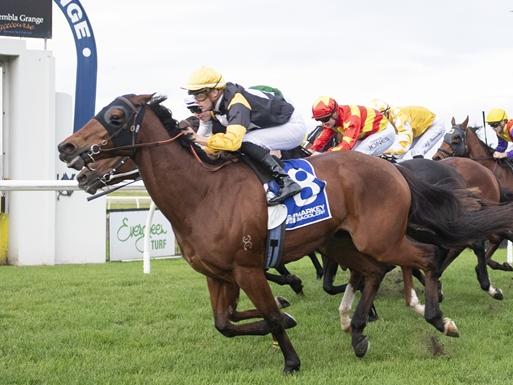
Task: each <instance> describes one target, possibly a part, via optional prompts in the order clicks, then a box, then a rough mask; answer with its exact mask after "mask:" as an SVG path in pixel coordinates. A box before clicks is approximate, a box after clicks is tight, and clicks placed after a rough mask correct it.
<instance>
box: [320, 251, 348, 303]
mask: <svg viewBox="0 0 513 385" xmlns="http://www.w3.org/2000/svg"><path fill="white" fill-rule="evenodd" d="M337 269H338V263H337V262H335V261H334V260H331V259H330V258H326V259H325V260H324V277H323V279H322V288H323V289H324V291H325V292H326V293H328V294H331V295H335V294H340V293H343V292H344V290H346V284H342V285H339V286H335V285H334V284H333V282H335V276H336V275H337Z"/></svg>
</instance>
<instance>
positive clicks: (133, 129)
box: [80, 95, 235, 184]
mask: <svg viewBox="0 0 513 385" xmlns="http://www.w3.org/2000/svg"><path fill="white" fill-rule="evenodd" d="M130 96H134V95H125V96H118V97H117V98H116V99H114V101H113V102H112V103H110V104H109V105H107V106H106V107H104V108H103V109H102V110H101V111H100V112H99V113H98V114H96V116H95V117H94V119H96V120H97V121H98V122H99V123H100V124H101V125H102V126H103V127H104V128H105V129H106V130H107V133H108V137H107V138H106V139H103V140H102V141H101V142H100V143H95V144H93V145H91V146H90V148H89V150H85V151H84V152H83V153H82V154H81V155H80V157H81V158H82V159H83V160H84V162H85V163H86V164H88V163H90V162H95V161H96V159H95V158H94V157H95V155H98V154H101V153H107V152H112V151H123V150H129V151H130V152H129V154H128V155H127V156H126V158H124V159H125V160H124V161H123V160H122V162H123V163H122V164H124V163H125V162H126V160H128V159H129V158H133V157H134V156H135V153H136V150H137V149H138V148H141V147H156V146H161V145H164V144H168V143H171V142H173V141H175V140H176V139H178V138H180V137H181V136H183V135H185V133H184V131H180V132H179V133H178V134H176V135H175V136H173V137H172V138H169V139H165V140H159V141H155V142H147V143H137V135H138V133H139V129H140V128H141V124H142V121H143V118H144V113H145V109H146V107H147V106H148V105H150V104H151V102H147V103H143V104H140V105H135V104H134V103H132V102H131V101H130V100H129V99H128V97H130ZM114 109H119V110H122V111H123V113H124V116H126V117H128V118H127V119H126V120H125V121H124V123H122V122H119V121H118V120H113V119H110V113H111V112H112V110H114ZM109 142H112V144H113V145H114V146H113V147H109V148H105V146H106V145H107V144H108V143H109ZM190 150H191V152H192V154H193V155H194V157H195V158H196V160H197V161H198V162H199V163H200V164H201V166H202V167H204V168H206V169H207V170H209V171H211V172H216V171H218V170H220V169H221V168H223V167H224V166H226V165H228V164H230V163H233V162H235V160H228V161H225V162H223V163H222V164H220V165H219V166H217V167H209V166H206V165H205V164H204V163H203V161H202V160H201V159H200V158H199V156H198V154H197V152H196V150H195V148H194V145H193V144H191V145H190ZM120 162H121V161H120ZM122 164H118V165H117V166H116V167H115V168H114V169H112V170H111V171H110V172H108V173H106V174H105V175H104V176H103V177H102V178H100V181H101V182H102V183H103V184H106V182H108V181H110V180H111V179H113V178H114V175H116V176H115V177H116V178H117V177H121V176H125V175H126V174H115V172H116V169H117V168H119V167H120V166H121V165H122ZM128 175H131V173H128Z"/></svg>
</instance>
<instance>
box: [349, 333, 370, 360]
mask: <svg viewBox="0 0 513 385" xmlns="http://www.w3.org/2000/svg"><path fill="white" fill-rule="evenodd" d="M369 346H370V344H369V340H368V338H367V337H366V336H362V338H361V339H360V341H358V342H357V343H356V344H353V350H354V354H356V357H358V358H362V357H363V356H365V354H366V353H367V351H368V350H369Z"/></svg>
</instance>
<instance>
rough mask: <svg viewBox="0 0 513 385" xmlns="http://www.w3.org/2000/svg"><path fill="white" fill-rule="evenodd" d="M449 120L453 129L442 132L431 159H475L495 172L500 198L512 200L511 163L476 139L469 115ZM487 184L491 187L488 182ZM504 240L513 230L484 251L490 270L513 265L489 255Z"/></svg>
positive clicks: (495, 239) (509, 236) (508, 269)
mask: <svg viewBox="0 0 513 385" xmlns="http://www.w3.org/2000/svg"><path fill="white" fill-rule="evenodd" d="M451 123H452V128H451V130H450V131H449V132H448V133H447V134H446V135H445V137H444V140H443V142H442V144H441V146H440V148H439V149H438V151H437V152H436V153H435V155H434V156H433V159H434V160H441V159H447V158H450V157H462V158H470V159H472V160H474V161H475V162H477V163H479V164H481V165H482V166H484V167H486V168H487V169H489V170H490V171H491V172H492V173H493V174H494V176H495V178H496V179H497V181H498V183H499V186H500V193H501V201H503V202H512V201H513V171H512V170H511V168H510V166H508V165H507V164H506V161H505V160H502V159H495V158H494V157H493V152H494V150H493V149H492V148H490V147H488V146H487V145H486V143H484V142H482V141H481V140H480V139H479V137H478V136H477V134H476V132H475V130H476V128H473V127H469V126H468V117H467V118H466V119H465V120H464V121H463V122H462V123H460V124H456V121H455V119H454V118H452V121H451ZM471 173H472V169H469V170H468V174H469V175H470V174H471ZM489 186H490V187H491V185H489ZM492 188H493V187H492ZM482 189H483V191H484V192H485V191H486V189H487V186H483V187H482ZM504 239H507V240H509V241H513V232H511V231H508V232H506V233H504V234H502V236H501V237H498V238H497V237H495V238H494V239H491V240H490V245H489V247H488V249H487V250H486V260H487V263H488V265H489V266H490V267H491V268H492V269H498V270H506V271H512V270H513V267H512V266H511V265H510V264H509V263H507V262H504V263H502V264H500V263H498V262H496V261H494V260H493V259H492V258H491V257H492V255H493V253H494V252H495V251H496V250H497V248H498V247H499V245H500V244H501V242H502V241H503V240H504Z"/></svg>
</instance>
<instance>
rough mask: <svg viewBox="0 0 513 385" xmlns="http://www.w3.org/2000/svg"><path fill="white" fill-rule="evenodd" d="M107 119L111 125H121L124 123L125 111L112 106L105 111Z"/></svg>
mask: <svg viewBox="0 0 513 385" xmlns="http://www.w3.org/2000/svg"><path fill="white" fill-rule="evenodd" d="M107 121H108V122H109V123H110V124H112V125H113V126H116V127H120V126H122V125H123V124H124V123H125V111H123V110H121V109H119V108H113V109H112V110H110V111H108V112H107Z"/></svg>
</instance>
